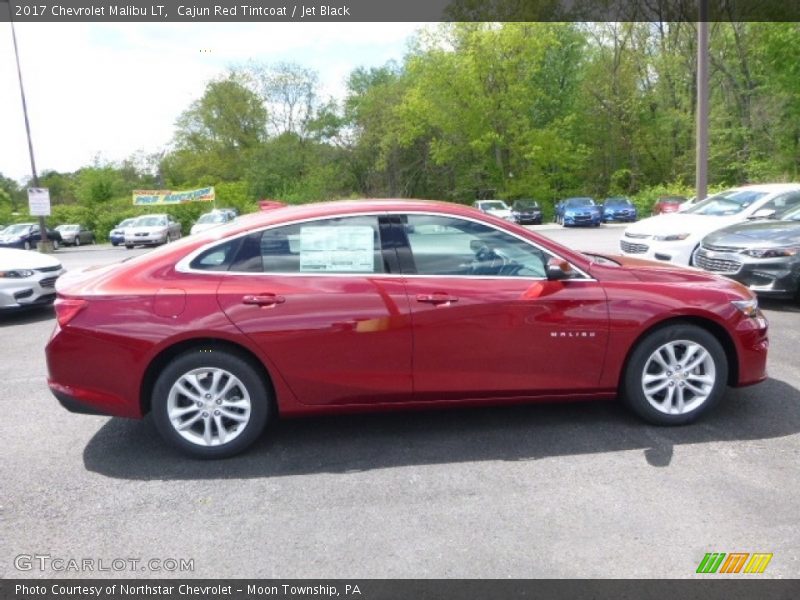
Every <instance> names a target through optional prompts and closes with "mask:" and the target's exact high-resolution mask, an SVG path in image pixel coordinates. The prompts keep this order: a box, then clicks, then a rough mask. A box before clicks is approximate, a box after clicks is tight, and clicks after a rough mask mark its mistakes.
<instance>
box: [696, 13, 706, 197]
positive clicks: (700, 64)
mask: <svg viewBox="0 0 800 600" xmlns="http://www.w3.org/2000/svg"><path fill="white" fill-rule="evenodd" d="M698 10H699V13H700V15H699V18H700V20H699V21H698V23H697V133H696V135H697V149H696V153H695V160H696V161H697V162H696V171H695V187H696V194H697V196H696V198H697V200H698V201H700V200H703V199H704V198H705V197H706V195H707V194H708V0H699V7H698Z"/></svg>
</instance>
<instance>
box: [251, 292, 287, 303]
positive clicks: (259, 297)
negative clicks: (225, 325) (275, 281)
mask: <svg viewBox="0 0 800 600" xmlns="http://www.w3.org/2000/svg"><path fill="white" fill-rule="evenodd" d="M284 302H286V298H284V297H283V296H278V295H277V294H248V295H247V296H245V297H243V298H242V304H252V305H255V306H275V305H276V304H283V303H284Z"/></svg>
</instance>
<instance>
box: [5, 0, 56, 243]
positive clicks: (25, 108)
mask: <svg viewBox="0 0 800 600" xmlns="http://www.w3.org/2000/svg"><path fill="white" fill-rule="evenodd" d="M8 7H9V10H8V21H9V23H11V39H12V40H13V42H14V57H15V58H16V60H17V77H18V78H19V94H20V96H21V97H22V114H23V115H24V117H25V132H26V133H27V134H28V153H29V154H30V157H31V174H32V175H33V187H37V188H38V187H39V175H38V174H37V173H36V161H35V160H34V158H33V140H32V139H31V125H30V122H29V121H28V103H27V102H26V101H25V87H24V86H23V85H22V69H21V68H20V65H19V48H18V47H17V32H16V31H15V29H14V20H13V18H12V14H13V11H12V10H11V3H10V2H9V3H8ZM39 235H40V242H39V251H40V252H50V251H51V250H52V249H53V246H52V244H51V243H50V240H48V239H47V226H46V225H45V222H44V217H43V216H41V215H40V216H39Z"/></svg>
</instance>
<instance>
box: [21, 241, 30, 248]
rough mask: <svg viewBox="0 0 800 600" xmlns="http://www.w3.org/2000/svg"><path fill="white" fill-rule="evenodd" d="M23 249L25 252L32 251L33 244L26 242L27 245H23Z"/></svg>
mask: <svg viewBox="0 0 800 600" xmlns="http://www.w3.org/2000/svg"><path fill="white" fill-rule="evenodd" d="M22 247H23V248H24V249H25V250H30V249H31V243H30V242H29V241H28V240H25V243H23V244H22Z"/></svg>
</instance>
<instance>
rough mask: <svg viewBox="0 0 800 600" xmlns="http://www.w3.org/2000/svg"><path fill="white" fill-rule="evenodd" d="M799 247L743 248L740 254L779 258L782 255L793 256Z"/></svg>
mask: <svg viewBox="0 0 800 600" xmlns="http://www.w3.org/2000/svg"><path fill="white" fill-rule="evenodd" d="M798 250H800V248H753V249H751V250H745V251H744V252H742V254H746V255H747V256H752V257H753V258H780V257H782V256H794V255H795V254H797V252H798Z"/></svg>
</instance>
